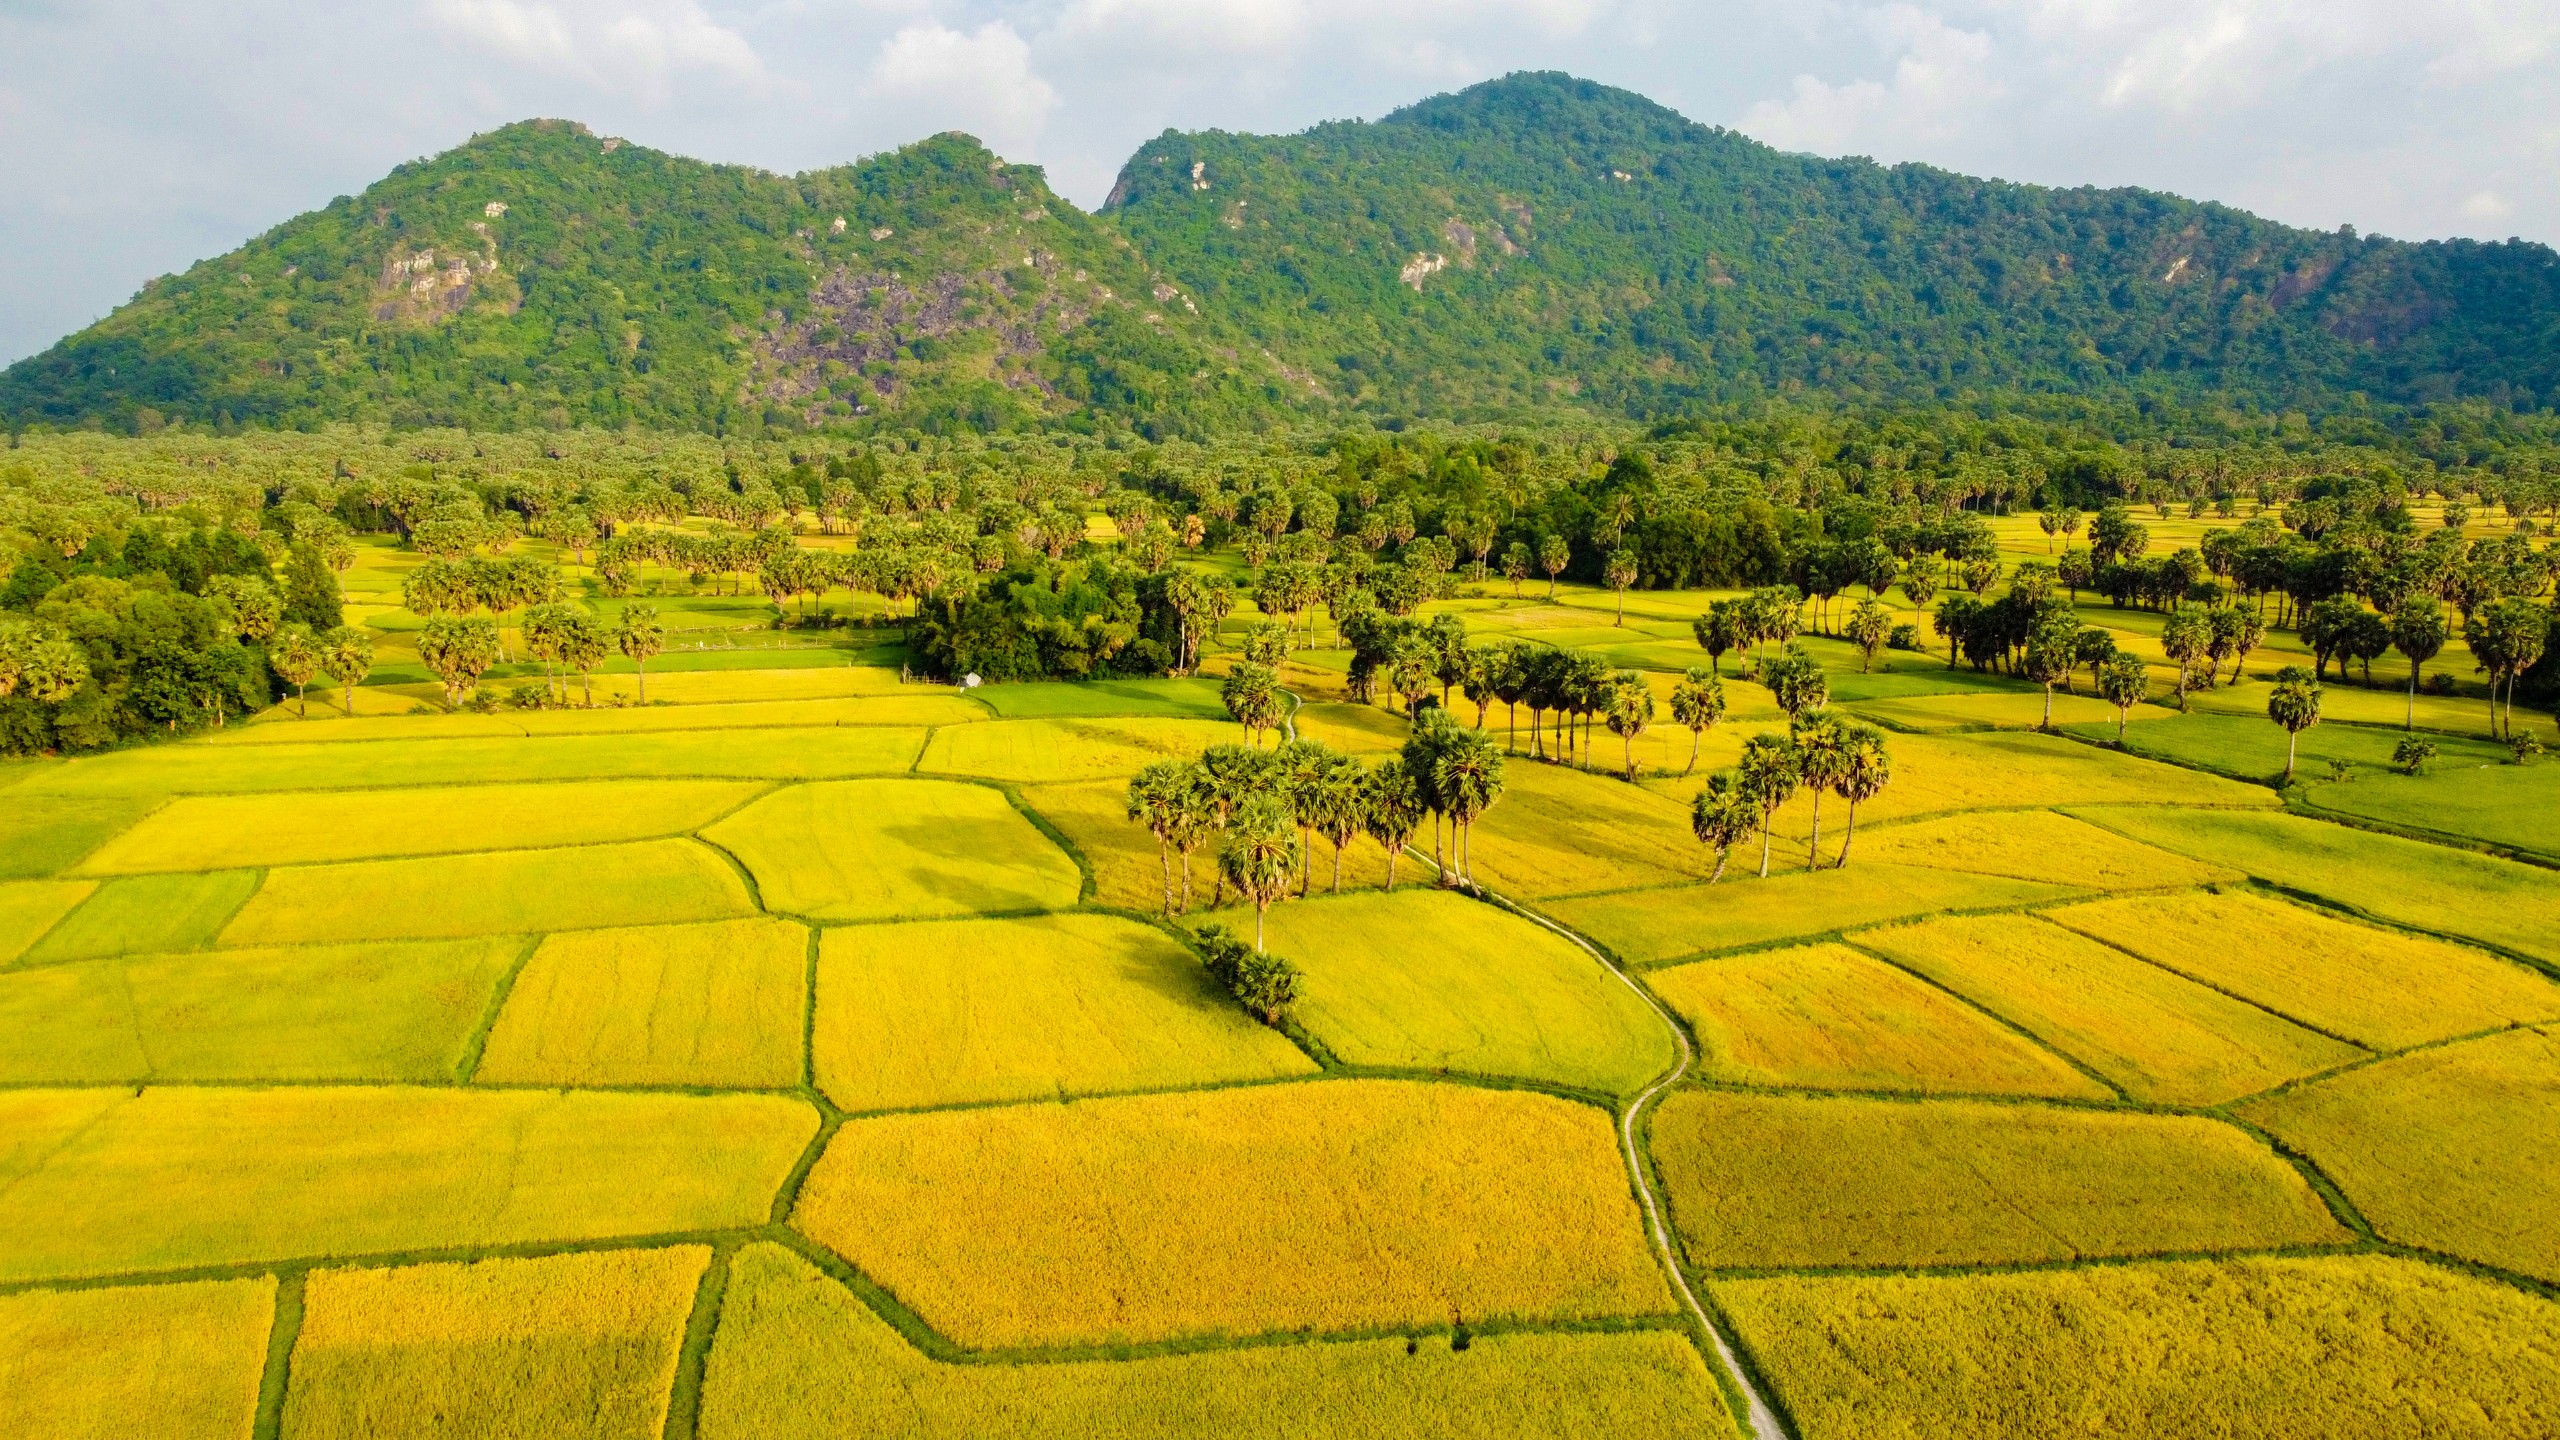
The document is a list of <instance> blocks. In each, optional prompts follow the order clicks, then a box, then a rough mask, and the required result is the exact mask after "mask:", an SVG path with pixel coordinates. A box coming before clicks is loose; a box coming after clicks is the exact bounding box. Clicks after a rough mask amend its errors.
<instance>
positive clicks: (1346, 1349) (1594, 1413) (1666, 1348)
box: [701, 1245, 1736, 1440]
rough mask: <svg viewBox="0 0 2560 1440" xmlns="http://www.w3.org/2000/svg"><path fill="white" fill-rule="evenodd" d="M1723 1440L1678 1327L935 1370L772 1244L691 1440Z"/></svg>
mask: <svg viewBox="0 0 2560 1440" xmlns="http://www.w3.org/2000/svg"><path fill="white" fill-rule="evenodd" d="M1735 1433H1736V1431H1735V1429H1734V1426H1733V1421H1732V1418H1731V1416H1730V1415H1729V1414H1728V1412H1727V1411H1726V1410H1725V1407H1724V1400H1723V1397H1722V1395H1720V1394H1719V1393H1718V1392H1717V1389H1716V1384H1715V1380H1714V1378H1713V1377H1712V1376H1711V1375H1710V1374H1709V1373H1708V1372H1707V1368H1706V1365H1705V1363H1704V1362H1703V1361H1701V1360H1700V1358H1699V1356H1698V1352H1697V1351H1696V1350H1695V1349H1693V1348H1691V1346H1690V1344H1689V1342H1688V1341H1687V1340H1686V1339H1685V1338H1683V1337H1682V1336H1681V1335H1680V1334H1679V1333H1678V1332H1676V1331H1669V1330H1638V1331H1631V1332H1626V1333H1618V1334H1586V1335H1540V1334H1499V1335H1487V1336H1479V1337H1477V1338H1476V1339H1475V1341H1474V1343H1473V1344H1472V1345H1470V1346H1469V1347H1468V1348H1467V1349H1466V1350H1465V1351H1462V1352H1460V1351H1452V1350H1451V1349H1450V1347H1449V1343H1448V1341H1446V1340H1444V1339H1440V1338H1438V1337H1433V1338H1431V1339H1428V1340H1425V1341H1423V1342H1422V1343H1421V1344H1420V1345H1419V1346H1418V1347H1417V1348H1415V1349H1413V1350H1412V1351H1411V1352H1410V1353H1409V1352H1408V1350H1407V1347H1406V1344H1405V1342H1404V1341H1401V1340H1392V1339H1390V1340H1358V1341H1344V1342H1334V1343H1324V1344H1300V1345H1275V1346H1266V1347H1256V1348H1251V1349H1243V1350H1224V1351H1213V1352H1210V1353H1207V1354H1198V1355H1167V1356H1159V1357H1155V1358H1149V1359H1137V1360H1119V1361H1108V1360H1106V1361H1076V1362H1070V1363H1065V1364H1055V1363H1050V1364H1030V1365H984V1364H978V1365H943V1364H936V1363H934V1362H933V1361H931V1360H928V1359H926V1358H925V1357H924V1356H922V1355H920V1354H918V1353H917V1352H916V1351H915V1350H914V1349H913V1348H912V1347H911V1346H909V1345H908V1344H907V1342H906V1340H905V1339H904V1338H903V1337H901V1336H900V1335H899V1334H898V1333H897V1332H896V1331H895V1330H892V1329H891V1328H889V1326H888V1325H887V1323H885V1322H884V1321H882V1320H881V1319H880V1318H879V1317H878V1316H877V1315H874V1314H873V1313H872V1312H871V1311H870V1310H869V1309H867V1308H865V1307H864V1306H863V1305H862V1303H861V1302H860V1301H858V1300H856V1299H855V1298H854V1297H853V1295H852V1294H851V1293H850V1292H848V1291H847V1290H846V1289H845V1288H844V1287H843V1286H841V1285H839V1284H837V1283H836V1282H835V1281H834V1280H832V1279H830V1278H828V1277H827V1276H826V1275H825V1274H823V1273H821V1272H820V1271H819V1270H817V1269H816V1268H815V1267H813V1266H811V1265H810V1264H809V1263H808V1262H807V1261H805V1260H802V1259H801V1258H799V1257H798V1256H796V1255H793V1254H791V1253H790V1252H789V1251H787V1250H784V1249H782V1248H781V1247H780V1246H776V1245H751V1246H748V1247H747V1248H746V1249H744V1250H742V1251H740V1252H739V1254H738V1258H737V1261H736V1263H735V1265H734V1266H733V1267H732V1268H731V1272H730V1279H729V1289H728V1293H727V1296H726V1298H725V1299H724V1301H723V1303H722V1305H721V1323H720V1334H719V1338H718V1340H717V1341H716V1342H715V1343H714V1345H713V1347H712V1351H711V1359H710V1364H709V1367H708V1370H707V1373H706V1374H705V1376H704V1381H703V1398H702V1425H701V1434H702V1436H703V1437H704V1440H795V1437H804V1436H805V1437H812V1440H815V1437H820V1436H843V1435H861V1436H867V1437H876V1440H956V1437H963V1436H967V1437H976V1440H1031V1437H1035V1436H1064V1435H1077V1436H1108V1437H1111V1440H1184V1437H1191V1436H1202V1435H1219V1436H1237V1437H1246V1440H1297V1437H1304V1436H1311V1435H1343V1436H1350V1435H1384V1434H1394V1435H1398V1436H1408V1437H1413V1440H1515V1437H1517V1440H1580V1437H1585V1436H1592V1435H1610V1436H1625V1437H1632V1440H1673V1437H1680V1440H1693V1437H1701V1436H1703V1437H1718V1436H1731V1435H1734V1434H1735Z"/></svg>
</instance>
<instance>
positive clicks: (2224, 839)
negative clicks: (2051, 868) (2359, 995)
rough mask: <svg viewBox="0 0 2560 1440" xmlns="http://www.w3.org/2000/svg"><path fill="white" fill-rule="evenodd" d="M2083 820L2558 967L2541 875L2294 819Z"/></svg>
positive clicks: (2133, 812)
mask: <svg viewBox="0 0 2560 1440" xmlns="http://www.w3.org/2000/svg"><path fill="white" fill-rule="evenodd" d="M2081 818H2082V819H2085V820H2087V821H2089V822H2091V823H2092V824H2096V825H2103V826H2105V827H2106V828H2107V829H2109V830H2113V831H2115V832H2117V833H2118V834H2121V835H2129V836H2131V837H2133V838H2134V839H2136V840H2140V841H2143V842H2145V843H2147V844H2152V845H2157V846H2159V847H2160V848H2161V849H2163V850H2175V851H2177V852H2178V853H2179V854H2181V855H2193V856H2195V857H2196V858H2197V859H2200V860H2206V861H2210V862H2212V863H2214V864H2217V865H2228V866H2230V867H2231V868H2233V869H2235V870H2242V871H2246V872H2247V873H2249V874H2251V875H2254V876H2256V877H2258V878H2259V879H2261V880H2265V881H2268V882H2270V883H2272V884H2276V885H2281V886H2283V887H2285V888H2286V889H2289V890H2299V891H2305V892H2308V893H2310V894H2313V895H2319V896H2322V897H2324V898H2327V899H2330V900H2335V901H2338V902H2339V903H2341V904H2344V905H2348V906H2351V907H2353V908H2356V909H2360V910H2362V911H2364V912H2365V913H2366V914H2369V915H2374V916H2378V917H2379V918H2381V919H2384V920H2389V921H2393V922H2395V923H2397V924H2401V925H2407V926H2409V927H2411V928H2412V929H2418V930H2430V931H2434V932H2436V933H2438V934H2449V935H2460V936H2463V937H2465V938H2467V939H2472V940H2481V941H2486V942H2487V943H2489V944H2492V945H2500V946H2504V947H2506V948H2507V949H2510V950H2513V951H2516V952H2518V953H2520V954H2525V955H2531V956H2533V957H2534V958H2536V959H2538V960H2547V961H2551V962H2553V963H2555V964H2560V875H2554V874H2553V873H2551V872H2550V871H2548V870H2544V869H2540V868H2537V867H2535V866H2531V865H2524V864H2519V863H2517V862H2516V861H2513V860H2499V859H2495V858H2493V857H2490V856H2487V855H2475V854H2472V853H2470V852H2468V851H2463V850H2449V849H2447V848H2445V847H2444V846H2441V845H2429V844H2427V843H2425V842H2424V841H2419V840H2402V839H2399V838H2398V837H2396V836H2391V835H2377V834H2375V833H2373V832H2372V831H2370V830H2351V829H2349V828H2347V827H2346V826H2344V825H2332V824H2328V823H2326V822H2324V821H2319V820H2305V819H2303V818H2301V817H2299V816H2295V815H2236V814H2230V813H2216V812H2210V811H2204V812H2199V811H2193V810H2169V809H2154V808H2149V807H2144V808H2140V809H2122V810H2115V809H2110V810H2094V811H2090V812H2088V813H2087V814H2085V815H2083V816H2082V817H2081Z"/></svg>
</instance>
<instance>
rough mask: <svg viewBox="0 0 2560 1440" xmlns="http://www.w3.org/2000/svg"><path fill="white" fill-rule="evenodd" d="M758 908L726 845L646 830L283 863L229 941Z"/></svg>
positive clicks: (511, 927) (434, 933)
mask: <svg viewBox="0 0 2560 1440" xmlns="http://www.w3.org/2000/svg"><path fill="white" fill-rule="evenodd" d="M122 883H125V884H133V883H137V882H134V881H125V882H122ZM755 908H756V905H755V900H754V898H753V897H752V896H750V895H749V894H748V893H747V887H746V885H745V883H744V882H743V881H741V880H740V879H739V878H738V873H737V871H735V870H733V869H731V868H730V867H729V865H728V863H727V862H726V861H724V860H722V859H721V858H720V855H719V853H718V852H717V851H714V850H712V849H711V848H710V847H708V846H705V845H701V844H697V843H696V842H694V841H691V840H641V841H635V842H633V843H631V844H627V845H573V846H569V847H567V848H565V849H559V850H499V851H492V852H489V853H486V854H479V855H453V856H444V857H439V858H434V859H420V860H359V861H353V862H350V863H348V864H343V865H307V866H300V867H296V868H293V869H288V870H274V871H270V872H268V875H267V883H266V885H265V887H264V888H263V889H261V890H260V891H259V892H258V896H257V898H256V899H254V900H252V901H250V902H249V904H248V905H247V906H246V907H244V908H243V909H242V910H241V911H240V915H239V918H237V919H235V920H233V921H232V922H231V924H230V926H229V928H227V929H226V930H224V931H223V934H222V941H223V943H224V944H226V945H261V944H281V943H319V942H323V941H331V940H377V939H393V938H398V937H403V936H416V937H421V938H442V937H446V936H462V935H521V934H529V933H533V932H537V931H544V930H581V929H591V928H596V927H601V926H607V925H645V924H653V923H671V922H674V921H680V920H716V919H720V918H723V917H726V916H731V915H751V914H753V913H755Z"/></svg>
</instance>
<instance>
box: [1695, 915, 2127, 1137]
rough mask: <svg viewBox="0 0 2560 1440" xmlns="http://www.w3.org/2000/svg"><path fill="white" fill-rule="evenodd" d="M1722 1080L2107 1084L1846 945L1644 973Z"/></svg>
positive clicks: (1839, 1084)
mask: <svg viewBox="0 0 2560 1440" xmlns="http://www.w3.org/2000/svg"><path fill="white" fill-rule="evenodd" d="M1645 980H1646V983H1647V984H1649V985H1651V986H1652V987H1653V991H1654V993H1655V994H1657V995H1659V996H1661V997H1662V998H1663V999H1664V1000H1665V1001H1667V1002H1669V1004H1670V1005H1671V1007H1672V1008H1673V1009H1674V1010H1677V1011H1678V1012H1679V1013H1680V1018H1681V1019H1683V1020H1685V1021H1687V1022H1688V1024H1689V1028H1690V1030H1691V1032H1692V1033H1694V1034H1695V1035H1696V1036H1697V1038H1698V1047H1699V1051H1700V1055H1699V1060H1698V1074H1699V1077H1700V1078H1702V1079H1707V1080H1718V1081H1723V1082H1725V1083H1727V1084H1732V1085H1750V1086H1758V1087H1767V1088H1789V1089H1805V1090H1902V1091H1912V1092H1916V1093H1920V1094H1940V1095H1964V1094H1974V1095H2049V1096H2056V1097H2060V1098H2064V1099H2079V1100H2104V1099H2106V1098H2107V1097H2108V1095H2109V1094H2110V1092H2109V1091H2108V1089H2107V1088H2106V1087H2105V1086H2103V1085H2101V1084H2099V1083H2098V1082H2097V1081H2095V1080H2092V1079H2090V1078H2089V1077H2088V1076H2086V1075H2083V1074H2081V1073H2080V1072H2079V1071H2078V1070H2075V1069H2073V1068H2072V1067H2071V1065H2070V1063H2069V1062H2068V1061H2066V1060H2064V1059H2063V1058H2062V1057H2061V1056H2059V1055H2056V1054H2054V1053H2053V1052H2052V1051H2050V1050H2048V1049H2045V1048H2044V1047H2043V1046H2041V1045H2038V1044H2036V1043H2035V1042H2034V1041H2032V1040H2029V1039H2027V1038H2026V1037H2025V1036H2023V1035H2021V1034H2019V1033H2018V1032H2017V1031H2015V1030H2013V1029H2011V1028H2009V1027H2008V1026H2005V1025H2003V1024H2001V1023H2000V1022H1999V1021H1997V1020H1994V1019H1992V1018H1991V1017H1990V1016H1988V1015H1985V1014H1983V1013H1982V1012H1981V1011H1979V1010H1976V1009H1974V1008H1972V1007H1971V1006H1969V1005H1967V1004H1965V1003H1964V1002H1963V1001H1961V1000H1959V999H1956V998H1955V997H1954V996H1952V995H1950V994H1948V993H1947V992H1946V991H1944V990H1941V989H1939V988H1937V987H1936V986H1933V985H1930V984H1929V983H1927V982H1926V981H1923V980H1920V979H1918V978H1916V977H1914V976H1913V975H1911V974H1910V973H1908V972H1906V971H1903V970H1897V969H1895V968H1894V967H1893V966H1891V965H1887V964H1885V963H1884V962H1883V961H1880V960H1878V959H1876V958H1874V957H1873V956H1870V955H1865V954H1861V953H1860V952H1858V951H1856V950H1853V949H1851V948H1849V947H1848V946H1846V945H1839V944H1821V945H1806V946H1799V947H1795V948H1792V949H1783V950H1756V951H1752V952H1750V953H1748V954H1743V955H1731V956H1726V957H1723V958H1721V959H1715V960H1700V961H1696V962H1693V963H1691V964H1687V965H1676V966H1673V967H1671V968H1669V969H1666V970H1656V971H1654V972H1652V973H1651V974H1649V975H1647V976H1646V977H1645Z"/></svg>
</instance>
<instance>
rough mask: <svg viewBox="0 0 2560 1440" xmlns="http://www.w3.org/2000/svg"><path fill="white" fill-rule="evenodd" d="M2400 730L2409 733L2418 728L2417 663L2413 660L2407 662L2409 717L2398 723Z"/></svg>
mask: <svg viewBox="0 0 2560 1440" xmlns="http://www.w3.org/2000/svg"><path fill="white" fill-rule="evenodd" d="M2400 728H2401V729H2403V730H2409V731H2414V730H2416V729H2417V728H2418V662H2417V661H2415V660H2412V661H2410V662H2409V715H2408V718H2407V719H2405V720H2403V721H2401V722H2400Z"/></svg>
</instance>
